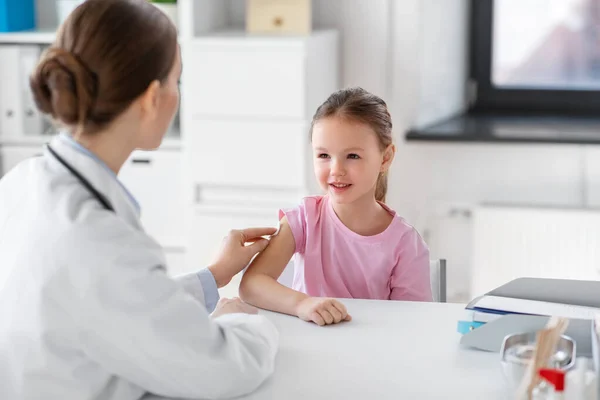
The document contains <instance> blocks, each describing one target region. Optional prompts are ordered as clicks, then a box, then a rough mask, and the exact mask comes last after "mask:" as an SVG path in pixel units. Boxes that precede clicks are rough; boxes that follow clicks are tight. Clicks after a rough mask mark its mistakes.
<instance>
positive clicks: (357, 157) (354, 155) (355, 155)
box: [348, 153, 360, 160]
mask: <svg viewBox="0 0 600 400" xmlns="http://www.w3.org/2000/svg"><path fill="white" fill-rule="evenodd" d="M348 158H349V159H351V160H358V159H359V158H360V156H359V155H358V154H354V153H352V154H348Z"/></svg>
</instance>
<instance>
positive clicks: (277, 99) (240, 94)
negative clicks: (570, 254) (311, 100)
mask: <svg viewBox="0 0 600 400" xmlns="http://www.w3.org/2000/svg"><path fill="white" fill-rule="evenodd" d="M305 42H306V41H305V40H284V39H279V40H273V39H255V38H251V37H248V38H246V37H242V36H232V37H229V36H227V35H224V36H216V37H214V38H207V39H198V40H196V41H194V42H193V43H190V45H189V48H188V50H187V51H188V54H187V55H186V56H187V58H186V60H185V63H186V68H187V67H188V64H189V68H190V71H193V73H191V74H186V78H185V79H186V84H189V85H190V86H191V87H193V88H194V91H195V92H196V93H197V95H196V96H194V95H193V94H192V95H189V96H188V99H187V100H188V101H190V104H191V105H192V104H193V107H194V108H193V111H192V112H193V114H194V115H206V116H213V117H216V116H219V117H230V116H233V115H236V116H240V117H250V118H260V117H263V118H274V117H280V118H296V119H302V118H303V117H304V115H305V114H306V102H305V99H306V90H307V75H306V72H305V70H306V62H307V60H306V52H305V48H304V46H303V44H304V43H305ZM192 55H194V56H192ZM195 55H197V56H195Z"/></svg>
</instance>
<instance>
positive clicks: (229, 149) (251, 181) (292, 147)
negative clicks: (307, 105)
mask: <svg viewBox="0 0 600 400" xmlns="http://www.w3.org/2000/svg"><path fill="white" fill-rule="evenodd" d="M193 126H194V132H197V133H194V134H189V135H187V136H186V147H187V149H188V150H187V152H188V154H187V155H188V157H189V166H190V175H191V177H192V179H193V180H194V182H197V183H201V184H210V185H229V186H254V185H255V186H259V187H283V188H298V187H304V186H306V182H307V180H306V176H307V175H306V174H307V173H310V174H312V171H310V170H309V169H308V168H307V164H308V163H309V162H311V161H310V158H309V157H307V156H308V155H309V154H308V151H304V149H305V148H306V149H307V150H308V145H307V144H308V141H309V138H308V129H309V128H308V125H306V124H305V123H304V122H295V121H292V122H290V121H279V120H268V119H265V120H258V121H252V122H250V121H244V120H233V121H228V120H225V119H220V120H214V119H204V118H199V117H195V118H194V119H193ZM310 169H312V164H311V167H310Z"/></svg>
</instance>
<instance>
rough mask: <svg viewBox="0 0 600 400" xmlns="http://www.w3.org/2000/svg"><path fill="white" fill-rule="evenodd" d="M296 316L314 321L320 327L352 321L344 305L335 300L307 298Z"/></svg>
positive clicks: (299, 307) (301, 303)
mask: <svg viewBox="0 0 600 400" xmlns="http://www.w3.org/2000/svg"><path fill="white" fill-rule="evenodd" d="M296 315H298V318H300V319H302V320H304V321H307V322H311V321H312V322H314V323H315V324H317V325H319V326H323V325H331V324H338V323H340V322H343V321H350V320H351V319H352V317H351V316H350V314H348V311H347V310H346V306H344V305H343V304H342V303H340V302H339V301H337V300H335V299H327V298H320V297H307V298H305V299H304V300H302V301H301V302H300V303H298V306H297V307H296Z"/></svg>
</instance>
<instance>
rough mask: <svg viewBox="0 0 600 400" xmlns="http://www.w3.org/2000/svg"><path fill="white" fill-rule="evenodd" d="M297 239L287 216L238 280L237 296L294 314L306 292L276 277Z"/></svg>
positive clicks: (282, 268) (265, 307) (259, 304)
mask: <svg viewBox="0 0 600 400" xmlns="http://www.w3.org/2000/svg"><path fill="white" fill-rule="evenodd" d="M295 249H296V243H295V241H294V235H293V234H292V230H291V228H290V226H289V224H288V222H287V219H286V217H283V218H282V219H281V221H280V228H279V233H278V234H277V235H275V236H273V237H272V238H271V240H270V243H269V245H268V246H267V248H266V249H265V250H263V251H262V252H261V253H260V254H259V255H258V256H256V258H255V259H254V261H253V262H252V263H251V264H250V266H249V267H248V269H247V270H246V272H245V273H244V276H243V277H242V282H241V284H240V297H241V298H242V300H244V301H245V302H246V303H248V304H252V305H253V306H255V307H259V308H264V309H267V310H272V311H276V312H280V313H284V314H289V315H297V312H296V309H297V307H298V304H299V303H300V302H301V301H302V300H304V299H306V298H307V297H308V296H307V295H306V294H304V293H301V292H297V291H295V290H293V289H290V288H288V287H286V286H284V285H282V284H280V283H279V282H277V279H278V278H279V276H280V275H281V273H282V272H283V270H284V269H285V267H286V266H287V264H288V263H289V261H290V259H291V258H292V256H293V255H294V251H295Z"/></svg>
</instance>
